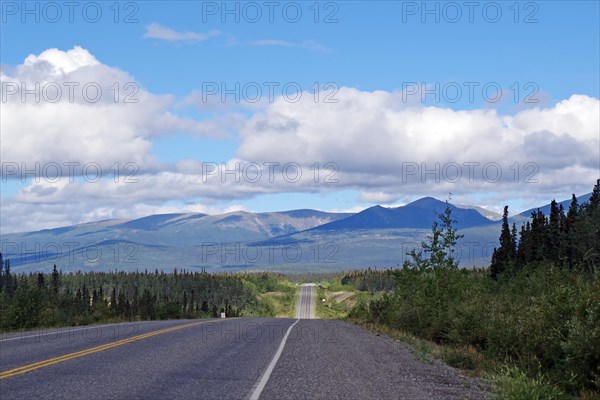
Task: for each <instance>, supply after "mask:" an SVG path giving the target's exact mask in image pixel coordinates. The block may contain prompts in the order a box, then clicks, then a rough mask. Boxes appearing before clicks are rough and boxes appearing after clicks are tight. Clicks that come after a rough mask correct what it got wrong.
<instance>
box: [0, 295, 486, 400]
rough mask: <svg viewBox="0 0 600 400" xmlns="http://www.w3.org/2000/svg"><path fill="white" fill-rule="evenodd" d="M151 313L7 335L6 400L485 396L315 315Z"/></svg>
mask: <svg viewBox="0 0 600 400" xmlns="http://www.w3.org/2000/svg"><path fill="white" fill-rule="evenodd" d="M314 297H315V296H314V286H312V285H306V286H303V287H301V288H300V294H299V297H298V303H297V311H296V312H297V314H296V316H297V318H295V319H275V318H227V319H204V320H170V321H147V322H133V323H119V324H105V325H96V326H86V327H71V328H60V329H51V330H38V331H31V332H21V333H12V334H4V335H2V336H1V338H0V397H1V398H2V399H12V400H20V399H27V400H29V399H52V400H56V399H89V400H93V399H98V400H107V399H108V400H121V399H122V400H126V399H127V400H135V399H160V400H163V399H203V400H204V399H215V400H216V399H236V400H238V399H277V400H285V399H302V400H305V399H410V400H413V399H414V400H417V399H423V400H425V399H427V400H429V399H461V400H462V399H464V398H471V399H480V398H487V397H488V396H489V395H488V394H487V393H486V392H485V391H483V390H481V389H479V386H478V384H477V383H474V381H473V380H472V379H470V378H466V377H465V376H464V375H462V374H461V373H460V372H459V371H457V370H454V369H452V368H450V367H447V366H445V365H442V364H441V363H438V362H432V363H430V362H423V361H420V360H418V359H417V358H416V357H415V356H414V355H413V354H412V352H411V350H410V348H409V347H408V346H407V345H405V344H402V343H398V342H395V341H393V340H392V339H390V338H387V337H384V336H377V335H375V334H373V333H370V332H368V331H366V330H365V329H363V328H360V327H357V326H354V325H350V324H347V323H345V322H342V321H336V320H319V319H314V318H315V305H314V303H315V298H314Z"/></svg>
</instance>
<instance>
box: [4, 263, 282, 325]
mask: <svg viewBox="0 0 600 400" xmlns="http://www.w3.org/2000/svg"><path fill="white" fill-rule="evenodd" d="M0 263H1V264H0V265H2V271H1V273H0V330H2V331H9V330H18V329H32V328H37V327H52V326H68V325H84V324H90V323H99V322H112V321H133V320H153V319H177V318H203V317H217V316H220V314H221V312H225V313H226V316H230V317H234V316H241V315H246V316H251V315H253V316H274V313H275V308H274V306H273V304H272V303H271V302H270V301H269V300H268V299H266V298H263V297H261V294H264V293H268V292H276V291H277V292H284V293H289V292H290V291H291V292H292V293H293V288H291V287H290V286H289V285H286V284H285V283H284V277H283V276H282V275H277V274H272V273H266V272H265V273H237V274H234V273H223V274H210V273H207V272H204V271H203V272H187V271H179V272H178V271H177V270H175V271H174V272H172V273H165V272H159V271H158V270H155V271H154V272H152V273H150V272H148V271H144V272H134V273H126V272H117V271H115V272H107V273H104V272H86V273H82V272H79V273H75V274H63V273H61V272H60V270H59V269H58V268H57V266H54V268H53V271H52V272H51V273H48V274H44V273H41V272H40V273H34V274H15V273H13V272H11V267H10V260H8V259H7V260H3V259H2V255H1V254H0Z"/></svg>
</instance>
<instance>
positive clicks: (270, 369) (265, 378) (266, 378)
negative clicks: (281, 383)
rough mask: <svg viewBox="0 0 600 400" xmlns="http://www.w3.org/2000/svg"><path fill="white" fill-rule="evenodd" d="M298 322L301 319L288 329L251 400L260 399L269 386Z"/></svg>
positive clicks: (298, 320)
mask: <svg viewBox="0 0 600 400" xmlns="http://www.w3.org/2000/svg"><path fill="white" fill-rule="evenodd" d="M298 322H300V319H297V320H296V322H294V323H293V324H292V325H291V326H290V327H289V328H288V330H287V332H286V333H285V336H284V337H283V339H282V340H281V344H280V345H279V348H278V349H277V353H275V355H274V356H273V359H272V360H271V363H270V364H269V366H268V367H267V369H266V370H265V372H264V373H263V374H262V376H261V377H260V380H259V381H258V382H257V384H256V386H255V387H254V390H253V391H252V395H251V396H250V400H258V399H259V398H260V394H261V393H262V391H263V389H264V388H265V386H266V385H267V382H269V378H270V377H271V373H273V369H274V368H275V364H277V361H279V357H281V353H282V352H283V348H284V347H285V342H286V341H287V338H288V336H289V335H290V332H291V331H292V328H293V327H294V325H296V324H297V323H298Z"/></svg>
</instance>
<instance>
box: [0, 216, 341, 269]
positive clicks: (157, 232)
mask: <svg viewBox="0 0 600 400" xmlns="http://www.w3.org/2000/svg"><path fill="white" fill-rule="evenodd" d="M349 215H352V214H347V213H327V212H322V211H316V210H292V211H283V212H266V213H248V212H243V211H236V212H231V213H227V214H220V215H206V214H200V213H185V214H158V215H150V216H147V217H143V218H138V219H134V220H130V221H127V220H106V221H99V222H90V223H85V224H78V225H73V226H68V227H61V228H55V229H44V230H40V231H36V232H25V233H12V234H5V235H2V238H1V239H2V243H1V244H2V252H3V253H4V254H3V255H4V257H7V258H10V259H11V262H12V266H13V267H14V268H17V269H18V268H19V267H25V266H27V270H30V271H34V270H38V269H40V268H41V269H48V268H52V265H53V263H57V264H59V265H62V268H64V269H65V270H77V269H82V268H92V269H96V268H101V269H105V268H119V269H131V268H139V267H140V266H144V267H155V266H159V267H161V268H162V267H165V265H168V266H169V267H171V268H172V267H177V264H178V263H179V262H180V263H181V266H180V267H183V266H190V265H194V264H196V265H197V264H201V263H202V262H201V261H202V254H201V252H202V250H206V249H207V248H210V249H213V248H214V247H215V246H216V247H218V248H219V249H221V248H225V244H233V245H232V246H235V245H238V246H239V245H241V244H243V243H249V242H253V241H257V240H264V239H267V238H270V237H274V236H279V235H288V234H291V233H294V232H298V231H303V230H306V229H310V228H313V227H315V226H318V225H322V224H326V223H329V222H332V221H336V220H338V219H341V218H345V217H348V216H349ZM232 246H229V248H231V247H232ZM224 252H225V253H226V251H224ZM128 254H129V255H131V257H128V256H127V255H128ZM133 255H135V257H133ZM124 259H127V260H135V262H132V263H130V264H127V263H124ZM215 262H216V261H215ZM126 264H127V265H126Z"/></svg>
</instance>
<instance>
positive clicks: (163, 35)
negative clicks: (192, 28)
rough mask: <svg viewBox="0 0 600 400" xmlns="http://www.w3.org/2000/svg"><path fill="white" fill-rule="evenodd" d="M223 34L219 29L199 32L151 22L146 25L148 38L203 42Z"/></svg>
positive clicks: (145, 34)
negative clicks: (179, 29) (174, 28)
mask: <svg viewBox="0 0 600 400" xmlns="http://www.w3.org/2000/svg"><path fill="white" fill-rule="evenodd" d="M220 34H221V32H220V31H218V30H210V31H208V32H206V33H199V32H177V31H175V30H173V29H171V28H167V27H166V26H162V25H160V24H157V23H151V24H150V25H148V26H146V32H145V33H144V37H145V38H148V39H159V40H166V41H168V42H190V43H191V42H201V41H204V40H206V39H210V38H212V37H215V36H219V35H220Z"/></svg>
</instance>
